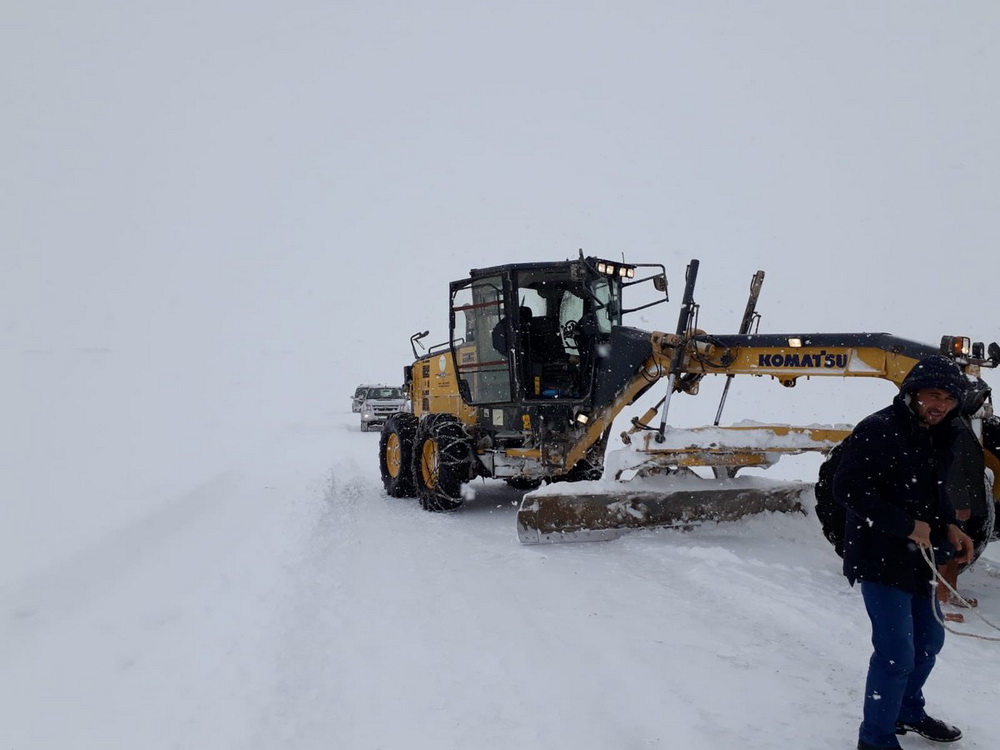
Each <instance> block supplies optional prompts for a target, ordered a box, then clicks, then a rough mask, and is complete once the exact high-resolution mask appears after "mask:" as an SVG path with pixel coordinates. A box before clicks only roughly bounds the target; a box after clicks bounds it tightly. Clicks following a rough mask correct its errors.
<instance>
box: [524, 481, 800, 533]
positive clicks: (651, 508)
mask: <svg viewBox="0 0 1000 750" xmlns="http://www.w3.org/2000/svg"><path fill="white" fill-rule="evenodd" d="M707 481H710V480H707ZM734 481H737V482H738V480H734ZM635 483H636V484H639V482H638V481H637V482H635ZM597 484H600V483H597ZM629 484H631V483H626V485H625V487H624V489H617V490H610V491H608V489H607V488H606V487H597V488H595V491H593V492H588V491H587V490H582V491H581V492H574V493H570V494H565V493H552V494H549V493H546V492H544V491H543V490H536V491H534V492H529V493H528V494H526V495H525V496H524V499H523V500H522V502H521V507H520V509H519V510H518V512H517V537H518V539H520V540H521V542H523V543H524V544H538V543H541V542H585V541H605V540H609V539H616V538H618V537H619V536H621V535H622V534H623V533H625V532H626V531H631V530H634V529H648V528H653V527H684V526H690V525H692V524H697V523H701V522H703V521H734V520H736V519H738V518H742V517H743V516H746V515H748V514H753V513H764V512H766V511H784V512H794V511H801V510H802V503H801V497H802V494H803V493H804V492H808V491H810V490H811V489H812V485H811V484H808V483H794V484H793V483H785V484H783V485H781V486H773V487H763V486H756V487H754V486H746V487H740V486H738V484H734V483H733V482H729V483H727V484H726V486H724V487H706V488H691V489H670V488H668V487H664V488H663V489H661V490H656V489H653V488H647V489H643V488H640V487H636V488H634V489H633V488H631V487H628V485H629ZM552 486H558V485H552ZM546 489H548V488H546Z"/></svg>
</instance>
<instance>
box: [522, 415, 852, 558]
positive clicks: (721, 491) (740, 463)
mask: <svg viewBox="0 0 1000 750" xmlns="http://www.w3.org/2000/svg"><path fill="white" fill-rule="evenodd" d="M848 433H849V430H845V429H838V428H832V427H792V426H789V425H758V424H753V425H738V426H732V427H704V428H693V429H676V428H674V429H669V430H666V431H665V433H664V437H663V438H662V439H661V441H660V442H658V441H657V438H656V437H654V436H658V434H659V433H655V432H654V433H648V432H647V433H646V434H644V435H643V436H642V440H641V441H640V445H639V446H637V447H636V450H635V451H618V452H616V454H615V456H614V459H615V461H614V462H615V463H617V465H618V466H617V469H616V470H615V471H614V475H615V479H617V480H621V479H622V477H623V476H624V475H626V474H634V475H636V476H637V477H638V478H635V479H629V480H627V481H617V482H615V483H610V482H591V483H588V484H589V485H590V486H589V487H584V486H581V485H571V486H569V487H568V488H567V485H566V484H565V483H557V484H553V485H549V486H547V487H543V488H541V489H538V490H535V491H534V492H529V493H528V494H526V495H525V496H524V498H523V499H522V501H521V506H520V509H519V511H518V514H517V535H518V538H519V539H520V540H521V541H522V542H523V543H525V544H536V543H540V542H576V541H599V540H606V539H614V538H616V537H618V536H620V535H621V534H622V533H624V532H626V531H630V530H634V529H640V528H651V527H671V526H681V527H683V526H690V525H692V524H696V523H701V522H703V521H735V520H737V519H739V518H742V517H743V516H746V515H750V514H755V513H764V512H767V511H782V512H796V511H799V512H800V511H802V510H803V508H802V502H801V498H802V495H803V493H805V492H808V491H810V490H811V489H812V486H813V485H812V483H806V482H777V481H772V480H768V479H765V478H762V477H747V476H742V477H737V476H735V474H736V471H737V470H738V469H740V468H745V467H751V466H752V467H756V468H766V467H769V466H771V465H773V464H774V463H775V462H776V461H777V460H778V459H779V458H780V457H781V456H783V455H790V454H799V453H803V452H805V451H821V452H823V453H826V452H828V451H830V450H831V449H832V448H833V447H834V446H836V445H837V444H838V443H839V442H840V441H841V440H843V439H844V438H845V437H846V436H847V435H848ZM697 466H701V467H708V468H711V469H712V471H713V472H715V474H716V476H715V477H713V478H704V477H701V476H700V475H698V474H696V473H695V472H694V471H693V467H697Z"/></svg>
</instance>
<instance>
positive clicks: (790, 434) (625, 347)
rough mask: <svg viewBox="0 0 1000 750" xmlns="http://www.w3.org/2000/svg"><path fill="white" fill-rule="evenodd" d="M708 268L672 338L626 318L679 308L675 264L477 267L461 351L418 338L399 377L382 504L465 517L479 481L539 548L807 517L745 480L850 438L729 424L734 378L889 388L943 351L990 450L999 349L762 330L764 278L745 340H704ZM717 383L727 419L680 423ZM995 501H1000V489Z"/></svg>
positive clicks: (773, 487)
mask: <svg viewBox="0 0 1000 750" xmlns="http://www.w3.org/2000/svg"><path fill="white" fill-rule="evenodd" d="M698 267H699V262H698V261H697V260H691V261H690V263H689V264H688V266H687V269H686V273H685V277H684V292H683V297H682V299H681V303H680V307H679V313H678V318H677V325H676V328H675V329H674V331H673V332H672V333H669V332H664V331H651V330H645V329H642V328H636V327H632V326H630V325H628V324H627V322H626V318H627V316H628V315H629V314H631V313H636V312H638V311H640V310H643V311H645V310H648V309H649V308H651V307H653V306H654V305H659V304H661V303H665V302H668V301H669V299H668V296H667V277H666V269H665V268H664V266H663V265H662V264H658V263H639V264H635V263H626V262H624V260H622V261H611V260H606V259H601V258H595V257H584V255H583V252H582V251H581V252H580V257H579V258H578V259H568V260H564V261H555V262H550V263H548V262H537V263H511V264H505V265H499V266H491V267H488V268H473V269H471V270H470V271H469V275H468V277H466V278H463V279H459V280H457V281H453V282H451V283H450V285H449V289H450V302H449V316H448V320H449V336H448V339H447V341H445V342H443V343H440V344H437V345H434V346H431V347H429V348H427V347H425V346H424V345H423V343H421V342H422V340H423V339H424V338H425V337H426V336H427V335H428V333H427V332H426V331H423V332H420V333H417V334H414V335H413V336H412V337H411V339H410V343H411V348H412V349H413V356H414V360H413V364H411V365H409V366H407V367H405V368H404V372H403V376H404V388H405V389H406V391H407V394H406V395H407V397H408V403H410V404H412V412H400V413H397V414H394V415H392V416H390V417H389V418H388V419H387V420H386V424H385V426H384V427H383V429H382V433H381V437H380V441H379V462H380V466H381V472H382V480H383V484H384V485H385V489H386V493H387V494H388V495H389V496H391V497H399V498H402V497H418V498H419V500H420V504H421V505H422V506H423V507H424V509H426V510H428V511H432V512H447V511H454V510H457V509H459V508H460V507H461V506H462V504H463V502H464V501H465V499H466V495H465V494H464V493H465V491H466V488H467V485H468V483H469V482H471V481H472V480H474V479H476V478H477V477H484V478H493V479H499V480H503V481H505V482H507V483H508V484H509V485H510V486H511V487H513V488H515V489H518V490H531V491H529V492H528V493H527V494H526V495H524V496H523V498H522V503H521V507H520V511H519V512H518V514H517V531H518V535H519V538H520V539H521V540H522V541H524V542H528V543H536V542H540V541H572V540H576V539H595V538H613V537H614V536H617V535H619V534H621V533H622V532H624V531H628V530H630V529H634V528H643V527H647V528H648V527H656V526H676V525H690V524H693V523H699V522H703V521H707V520H728V519H734V518H738V517H740V516H744V515H747V514H749V513H759V512H764V511H769V510H784V511H795V510H797V509H800V508H801V497H802V494H803V492H804V491H805V490H806V489H808V488H809V487H811V486H812V485H811V484H797V483H782V482H769V481H765V480H764V479H763V478H762V477H760V476H752V477H748V476H746V475H739V476H738V472H740V471H742V470H744V469H766V468H767V467H769V466H771V465H772V464H773V463H774V462H775V461H777V460H778V458H780V457H781V456H782V455H790V454H795V453H802V452H805V451H817V452H819V453H821V454H823V455H826V454H828V453H829V452H830V451H832V450H833V448H834V447H835V446H836V445H838V444H839V443H840V442H841V441H842V440H843V439H844V437H845V436H846V435H847V434H848V431H849V430H847V429H842V428H834V427H793V426H789V425H773V424H772V425H760V424H756V423H744V424H740V425H730V426H720V419H721V414H722V410H723V406H724V404H725V400H726V396H727V393H728V390H729V383H730V381H731V380H732V379H733V378H734V377H736V376H752V377H756V378H765V379H771V380H773V381H775V382H776V383H777V384H779V385H780V386H784V387H791V386H794V385H796V383H797V382H800V381H803V382H804V381H808V380H810V379H811V378H814V377H833V378H837V379H839V380H841V381H845V382H846V381H848V380H850V379H855V378H877V379H882V380H886V381H888V382H890V383H893V384H895V385H897V386H898V385H899V384H900V383H901V382H902V380H903V378H904V377H905V376H906V374H907V373H908V372H909V370H910V369H911V368H912V367H913V365H914V364H915V363H916V362H917V361H919V360H920V359H921V358H922V357H925V356H927V355H929V354H936V353H940V354H944V355H945V356H948V357H950V358H951V359H953V360H954V361H955V362H956V363H958V364H959V366H960V367H961V368H962V370H963V372H965V374H966V376H967V377H968V378H969V381H970V383H974V384H975V385H976V387H975V388H973V389H971V392H973V393H974V394H975V398H974V399H971V400H970V401H969V403H963V405H962V418H963V419H965V420H967V421H968V422H969V423H970V425H971V426H972V431H973V432H975V433H976V435H977V437H978V439H979V442H980V444H982V430H981V424H982V422H983V420H984V419H986V418H988V417H990V416H991V415H992V401H991V400H990V391H989V388H988V386H986V384H985V383H984V382H983V381H982V380H981V379H980V377H979V376H980V371H981V369H982V368H984V367H986V368H993V367H997V365H998V364H1000V346H998V345H997V344H996V343H992V344H990V345H989V346H988V347H987V346H985V345H984V344H983V343H978V342H977V343H972V342H971V340H970V339H968V338H965V337H961V336H945V337H942V338H941V340H940V345H931V344H926V343H920V342H916V341H911V340H908V339H903V338H899V337H896V336H893V335H891V334H888V333H816V332H812V333H810V332H790V333H764V334H762V333H759V332H758V329H759V327H760V325H759V324H760V315H759V314H758V313H757V311H756V303H757V297H758V295H759V293H760V289H761V282H762V280H763V276H764V274H763V272H762V271H758V272H757V274H755V275H754V277H753V280H752V281H751V285H750V295H749V299H748V301H747V305H746V310H745V312H744V315H743V319H742V321H741V322H740V325H739V328H738V332H737V333H733V334H727V333H721V334H717V333H708V332H705V331H703V330H700V329H699V327H698V309H699V306H698V305H697V304H696V303H695V299H694V289H695V282H696V279H697V275H698ZM643 295H645V296H643ZM626 297H628V298H629V299H628V300H627V302H626ZM418 346H419V347H420V348H421V349H423V350H424V352H423V353H422V354H421V353H418V351H417V347H418ZM708 376H716V377H718V376H723V377H725V381H726V382H725V388H724V390H723V392H722V398H721V401H720V402H719V404H718V410H717V412H716V416H715V422H714V425H712V426H710V427H704V428H693V429H681V428H678V427H676V426H673V425H670V424H668V418H669V417H670V416H671V414H670V404H671V399H672V398H673V397H674V396H675V395H678V394H680V395H682V396H683V395H687V396H695V395H697V394H698V392H699V386H700V384H701V381H702V380H704V379H705V378H706V377H708ZM661 387H662V388H663V393H662V398H661V399H660V401H659V402H658V403H657V404H656V406H654V407H652V408H651V409H649V410H648V411H646V413H645V414H643V415H642V416H637V417H632V418H631V420H630V421H631V428H630V429H628V430H627V431H626V432H624V433H622V435H621V438H622V443H623V444H624V446H625V447H624V448H621V449H616V450H614V451H609V450H608V446H609V439H610V436H611V431H612V428H613V425H614V423H615V421H616V419H617V418H618V417H619V416H620V415H622V414H623V413H624V412H625V410H626V409H627V408H628V407H630V406H632V405H633V404H635V403H636V402H637V401H638V400H639V399H640V398H642V397H643V396H644V395H645V394H646V393H648V392H652V391H651V389H653V388H661ZM991 459H992V460H993V464H989V462H990V460H991ZM984 460H985V461H986V463H987V464H988V465H991V466H993V467H995V468H996V471H994V474H993V475H994V476H996V477H997V479H998V480H1000V465H997V463H996V459H995V457H993V456H992V454H991V453H990V452H989V451H985V450H984ZM696 470H697V471H696ZM709 473H710V474H711V476H710V477H709V476H703V475H704V474H709ZM992 496H993V498H994V499H996V498H1000V482H997V483H994V484H993V485H992Z"/></svg>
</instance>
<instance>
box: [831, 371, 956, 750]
mask: <svg viewBox="0 0 1000 750" xmlns="http://www.w3.org/2000/svg"><path fill="white" fill-rule="evenodd" d="M967 383H968V380H967V379H966V377H965V375H964V374H963V373H962V371H961V369H960V368H959V367H958V365H957V364H955V363H954V362H953V361H952V360H950V359H948V358H947V357H944V356H940V355H934V356H931V357H925V358H924V359H922V360H920V362H918V363H917V364H916V365H915V366H914V367H913V369H912V370H911V371H910V373H909V374H908V375H907V376H906V378H905V379H904V380H903V383H902V385H901V386H900V391H899V394H898V395H897V396H896V398H895V399H893V402H892V404H891V405H890V406H887V407H886V408H884V409H881V410H880V411H877V412H875V413H874V414H872V415H870V416H868V417H866V418H865V419H864V420H862V421H861V422H860V423H859V424H858V425H857V427H855V429H854V432H853V433H852V435H851V439H850V441H849V443H848V444H847V445H846V446H845V450H844V453H843V455H842V457H841V461H840V465H839V466H838V468H837V471H836V474H835V475H834V478H833V493H834V497H835V498H836V500H837V502H839V503H840V504H841V505H843V506H844V507H845V508H846V509H847V511H848V512H847V523H846V525H845V528H844V575H846V576H847V579H848V580H849V581H850V582H851V584H852V585H853V584H854V583H855V582H856V581H860V582H861V594H862V598H863V599H864V602H865V608H866V610H867V612H868V617H869V619H870V620H871V624H872V645H873V647H874V653H873V654H872V657H871V660H870V662H869V666H868V678H867V682H866V684H865V701H864V718H863V720H862V723H861V728H860V732H859V739H858V748H859V750H875V749H876V748H898V747H899V742H898V740H897V739H896V735H897V734H905V733H906V732H909V731H912V732H916V733H917V734H919V735H921V736H923V737H925V738H927V739H929V740H933V741H936V742H954V741H955V740H958V739H960V738H961V737H962V733H961V731H959V730H958V729H956V728H955V727H952V726H950V725H948V724H946V723H944V722H943V721H939V720H937V719H933V718H931V717H930V716H928V715H927V713H926V712H925V711H924V697H923V685H924V682H925V681H926V680H927V677H928V676H929V675H930V673H931V670H932V669H933V667H934V660H935V657H936V656H937V654H938V652H940V650H941V647H942V646H943V645H944V627H943V626H942V625H941V622H940V616H941V612H940V608H939V605H938V603H937V600H936V598H935V597H934V595H933V569H932V567H931V566H930V565H929V564H928V562H927V560H926V559H925V558H924V550H936V551H937V552H938V554H939V555H951V556H954V557H955V559H957V560H958V561H959V562H969V561H971V559H972V554H973V543H972V540H971V539H970V538H969V537H968V536H967V535H966V534H965V533H964V532H963V531H962V530H961V529H960V528H959V526H958V524H957V522H956V518H955V510H954V508H953V507H952V506H951V503H950V502H949V500H948V498H947V497H946V496H945V494H944V490H943V487H944V484H943V479H944V476H945V472H946V471H947V468H948V463H949V461H950V459H951V455H952V451H951V436H952V435H953V434H954V432H953V431H952V430H950V429H949V422H950V420H951V419H953V418H954V417H955V416H956V414H957V409H958V405H959V403H960V402H961V399H962V394H963V393H964V392H965V389H966V387H967ZM932 554H933V553H932Z"/></svg>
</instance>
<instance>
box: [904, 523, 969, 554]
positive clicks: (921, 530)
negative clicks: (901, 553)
mask: <svg viewBox="0 0 1000 750" xmlns="http://www.w3.org/2000/svg"><path fill="white" fill-rule="evenodd" d="M955 529H956V530H958V532H959V533H962V532H961V529H959V528H958V527H957V526H956V527H955ZM907 539H912V540H913V541H914V542H916V543H917V546H918V547H928V548H929V547H930V546H931V526H930V524H929V523H927V521H914V522H913V531H911V532H910V535H909V536H908V537H907ZM948 540H949V541H950V540H951V528H950V527H949V529H948ZM956 549H957V548H956Z"/></svg>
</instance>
